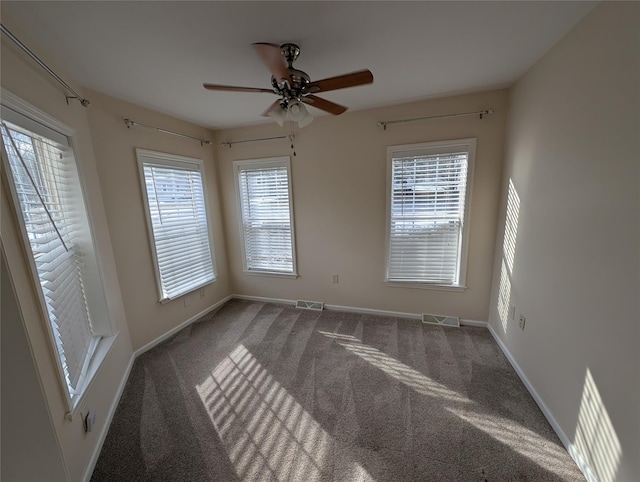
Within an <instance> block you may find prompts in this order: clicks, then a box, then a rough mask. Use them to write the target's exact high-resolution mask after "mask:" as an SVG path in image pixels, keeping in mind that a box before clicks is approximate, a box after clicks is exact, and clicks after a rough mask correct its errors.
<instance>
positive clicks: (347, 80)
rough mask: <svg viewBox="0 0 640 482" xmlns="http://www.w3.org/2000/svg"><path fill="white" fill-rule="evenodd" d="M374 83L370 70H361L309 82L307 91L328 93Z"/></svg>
mask: <svg viewBox="0 0 640 482" xmlns="http://www.w3.org/2000/svg"><path fill="white" fill-rule="evenodd" d="M372 82H373V74H372V73H371V71H370V70H359V71H358V72H352V73H350V74H344V75H337V76H336V77H329V78H327V79H322V80H316V81H315V82H309V83H308V84H307V85H306V87H305V91H307V92H311V93H316V92H328V91H330V90H337V89H344V88H347V87H356V86H357V85H365V84H371V83H372Z"/></svg>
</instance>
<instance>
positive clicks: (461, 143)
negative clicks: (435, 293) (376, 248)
mask: <svg viewBox="0 0 640 482" xmlns="http://www.w3.org/2000/svg"><path fill="white" fill-rule="evenodd" d="M457 147H464V148H465V149H467V150H468V159H467V183H466V195H465V200H464V220H463V229H462V245H461V249H460V262H459V270H460V276H459V279H458V283H457V284H442V283H428V282H423V281H413V280H411V281H399V280H389V276H388V274H389V257H390V247H391V246H390V244H391V191H392V189H393V181H392V172H393V157H394V153H396V152H407V151H417V152H426V153H429V154H437V153H439V152H443V153H444V152H449V151H451V150H452V149H455V148H457ZM475 158H476V139H475V138H466V139H453V140H448V141H432V142H422V143H418V144H404V145H396V146H388V147H387V220H386V235H385V275H384V282H385V284H386V285H387V286H389V287H396V288H418V289H429V290H441V291H459V292H462V291H465V290H466V289H468V287H467V286H466V279H467V264H468V263H467V262H468V254H469V233H470V232H471V223H470V221H471V212H470V211H471V196H472V190H473V189H472V188H473V173H474V166H475Z"/></svg>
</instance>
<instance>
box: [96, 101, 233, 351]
mask: <svg viewBox="0 0 640 482" xmlns="http://www.w3.org/2000/svg"><path fill="white" fill-rule="evenodd" d="M87 96H88V97H89V98H90V99H91V102H92V106H91V108H90V110H89V112H88V116H89V122H90V126H91V132H92V137H93V145H94V148H95V155H96V160H97V164H98V173H99V176H100V184H101V188H102V193H103V200H104V206H105V211H106V214H107V220H108V224H109V232H110V233H111V239H112V243H113V252H114V255H115V260H116V266H117V270H118V276H119V278H120V285H121V287H122V297H123V300H124V306H125V310H126V313H127V319H128V321H129V331H130V333H131V341H132V343H133V348H134V350H136V349H138V348H141V347H143V346H145V345H146V344H147V343H150V342H152V341H154V340H155V339H156V338H158V337H160V336H162V335H163V334H165V333H166V332H168V331H170V330H171V329H172V328H175V327H176V326H178V325H180V324H181V323H183V322H184V321H186V320H188V319H190V318H191V317H193V316H195V315H197V314H198V313H200V312H202V311H204V310H206V309H208V308H209V307H210V306H212V305H214V304H215V303H216V302H218V301H220V300H221V299H223V298H225V297H226V296H228V295H229V294H230V288H229V276H228V274H227V262H226V254H225V243H224V235H223V227H222V217H221V213H220V208H219V205H220V202H219V194H218V187H217V186H218V181H217V174H216V166H215V163H214V157H213V154H214V149H213V145H208V146H207V145H205V146H201V145H200V143H199V142H198V141H195V140H193V139H186V138H181V137H177V136H172V135H168V134H163V133H159V132H157V131H154V130H150V129H145V128H142V127H132V128H127V127H126V126H125V124H124V121H123V119H125V118H129V119H132V120H134V121H136V122H138V123H141V124H146V125H151V126H156V127H161V128H163V129H168V130H171V131H175V132H179V133H183V134H187V135H190V136H194V137H198V138H204V139H210V138H211V137H212V134H211V132H210V131H209V130H207V129H204V128H202V127H198V126H195V125H193V124H189V123H187V122H184V121H181V120H178V119H175V118H172V117H170V116H166V115H163V114H159V113H157V112H154V111H151V110H148V109H145V108H142V107H139V106H135V105H133V104H129V103H127V102H123V101H120V100H117V99H114V98H112V97H108V96H105V95H102V94H98V93H97V92H91V91H89V92H87ZM138 147H139V148H143V149H150V150H153V151H160V152H166V153H170V154H177V155H181V156H186V157H195V158H198V159H202V160H204V162H205V174H206V189H207V193H208V197H209V201H210V206H209V207H210V210H209V214H210V219H211V221H212V227H213V233H214V250H215V258H216V266H217V275H218V280H217V281H216V282H214V283H212V284H209V285H207V286H206V287H205V289H204V292H205V296H204V298H200V295H199V292H195V293H191V294H189V295H187V296H189V298H190V301H191V304H190V306H188V307H185V306H184V297H181V298H179V299H177V300H174V301H170V302H168V303H166V304H161V303H159V301H158V300H159V294H158V289H157V284H156V276H155V271H154V267H153V260H152V257H151V249H150V243H149V231H148V228H147V220H146V218H145V213H144V205H143V198H142V190H141V184H140V176H139V173H138V164H137V159H136V153H135V149H136V148H138Z"/></svg>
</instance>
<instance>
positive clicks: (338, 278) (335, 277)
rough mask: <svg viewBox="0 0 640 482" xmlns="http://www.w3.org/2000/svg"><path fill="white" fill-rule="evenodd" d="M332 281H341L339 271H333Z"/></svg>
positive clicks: (336, 282)
mask: <svg viewBox="0 0 640 482" xmlns="http://www.w3.org/2000/svg"><path fill="white" fill-rule="evenodd" d="M331 282H332V283H335V284H338V283H340V277H339V276H338V273H333V274H332V275H331Z"/></svg>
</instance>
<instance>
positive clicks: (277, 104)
mask: <svg viewBox="0 0 640 482" xmlns="http://www.w3.org/2000/svg"><path fill="white" fill-rule="evenodd" d="M280 102H282V101H281V100H280V99H278V100H276V101H275V102H274V103H273V104H271V105H270V106H269V108H268V109H267V110H265V111H264V112H263V113H262V117H269V112H273V111H274V110H278V109H282V107H280Z"/></svg>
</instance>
